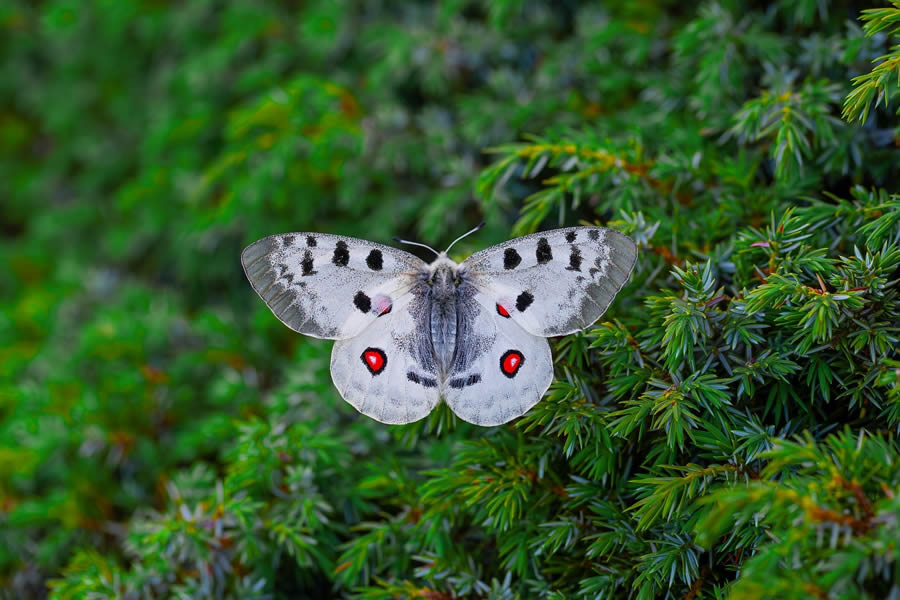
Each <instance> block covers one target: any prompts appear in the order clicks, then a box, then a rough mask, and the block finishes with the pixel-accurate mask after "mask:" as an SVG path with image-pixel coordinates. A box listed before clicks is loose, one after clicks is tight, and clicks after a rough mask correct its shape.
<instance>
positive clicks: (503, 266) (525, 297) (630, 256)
mask: <svg viewBox="0 0 900 600" xmlns="http://www.w3.org/2000/svg"><path fill="white" fill-rule="evenodd" d="M636 258H637V246H636V245H635V243H634V241H633V240H632V239H631V238H629V237H628V236H626V235H624V234H621V233H619V232H618V231H614V230H612V229H606V228H603V227H568V228H565V229H555V230H552V231H545V232H542V233H535V234H533V235H527V236H524V237H520V238H516V239H513V240H510V241H508V242H505V243H503V244H499V245H497V246H493V247H491V248H488V249H486V250H482V251H481V252H477V253H475V254H473V255H472V256H470V257H469V258H467V259H466V260H465V261H463V263H462V264H461V265H460V266H461V268H462V269H463V270H464V273H465V274H466V277H467V278H468V280H469V281H471V283H472V285H474V286H475V287H476V288H478V290H479V291H481V292H482V293H483V294H485V296H487V297H489V298H491V299H492V300H493V303H494V310H495V311H496V312H497V314H499V315H500V316H501V317H503V318H506V317H507V316H508V318H510V319H511V320H512V321H514V322H516V323H518V324H519V325H520V326H521V327H523V328H524V329H525V330H526V331H528V332H529V333H531V334H534V335H539V336H543V337H550V336H557V335H566V334H569V333H573V332H575V331H578V330H580V329H583V328H585V327H587V326H589V325H591V324H592V323H594V322H595V321H596V320H597V319H599V318H600V316H601V315H602V314H603V313H604V312H605V311H606V308H607V307H608V306H609V304H610V302H612V300H613V298H614V297H615V295H616V293H618V291H619V290H620V289H622V286H624V285H625V283H626V281H627V280H628V277H629V275H630V274H631V270H632V268H633V267H634V263H635V260H636Z"/></svg>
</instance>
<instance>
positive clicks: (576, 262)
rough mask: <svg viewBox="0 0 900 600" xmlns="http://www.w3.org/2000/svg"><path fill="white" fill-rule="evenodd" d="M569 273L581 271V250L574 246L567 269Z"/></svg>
mask: <svg viewBox="0 0 900 600" xmlns="http://www.w3.org/2000/svg"><path fill="white" fill-rule="evenodd" d="M566 270H568V271H580V270H581V250H579V249H578V248H576V247H575V246H572V252H571V253H570V254H569V266H568V267H566Z"/></svg>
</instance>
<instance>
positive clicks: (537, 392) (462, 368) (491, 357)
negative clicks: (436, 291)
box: [442, 282, 553, 426]
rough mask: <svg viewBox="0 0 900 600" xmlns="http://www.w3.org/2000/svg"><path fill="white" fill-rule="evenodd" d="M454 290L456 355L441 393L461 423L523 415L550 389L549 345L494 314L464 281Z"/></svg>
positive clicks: (491, 305)
mask: <svg viewBox="0 0 900 600" xmlns="http://www.w3.org/2000/svg"><path fill="white" fill-rule="evenodd" d="M458 290H459V293H458V295H457V334H456V340H457V341H456V353H455V354H454V358H453V362H452V363H451V368H450V372H449V374H448V375H447V378H446V380H445V381H444V385H443V389H442V395H443V397H444V400H445V401H446V402H447V404H448V405H449V406H450V408H451V410H453V412H454V413H456V415H457V416H458V417H460V418H461V419H463V420H464V421H468V422H469V423H474V424H476V425H484V426H488V425H500V424H502V423H506V422H507V421H510V420H512V419H515V418H516V417H520V416H522V415H523V414H525V412H527V411H528V409H530V408H531V407H532V406H534V405H535V404H537V402H538V401H539V400H540V399H541V397H542V396H543V395H544V392H546V391H547V388H548V387H550V383H551V382H552V381H553V357H552V356H551V354H550V345H549V344H548V343H547V340H546V339H544V338H542V337H539V336H536V335H532V334H530V333H528V332H527V331H525V330H524V329H523V328H522V327H520V326H519V325H518V324H516V323H515V322H514V321H512V320H510V319H509V318H506V317H504V316H503V315H501V314H498V313H497V312H496V310H495V307H494V304H495V302H494V300H493V298H492V297H491V296H488V295H486V294H484V293H482V292H480V291H479V290H478V289H476V288H475V287H474V286H472V285H470V284H468V283H466V282H463V283H461V284H460V285H459V288H458Z"/></svg>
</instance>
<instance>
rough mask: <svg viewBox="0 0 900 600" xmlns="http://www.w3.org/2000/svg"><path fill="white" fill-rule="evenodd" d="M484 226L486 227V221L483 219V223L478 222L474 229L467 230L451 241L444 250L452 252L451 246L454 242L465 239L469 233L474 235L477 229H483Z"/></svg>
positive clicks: (445, 252)
mask: <svg viewBox="0 0 900 600" xmlns="http://www.w3.org/2000/svg"><path fill="white" fill-rule="evenodd" d="M482 227H484V221H482V222H481V223H479V224H478V225H477V226H476V227H475V228H474V229H472V230H471V231H467V232H465V233H464V234H462V235H461V236H459V237H458V238H456V239H455V240H453V242H451V243H450V245H449V246H447V249H446V250H444V254H447V253H448V252H450V248H452V247H453V244H455V243H456V242H458V241H459V240H461V239H463V238H464V237H466V236H467V235H472V234H473V233H475V232H476V231H478V230H479V229H481V228H482Z"/></svg>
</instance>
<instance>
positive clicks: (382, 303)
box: [372, 294, 394, 317]
mask: <svg viewBox="0 0 900 600" xmlns="http://www.w3.org/2000/svg"><path fill="white" fill-rule="evenodd" d="M393 307H394V301H393V300H391V297H390V296H385V295H384V294H376V295H375V297H374V298H372V308H373V309H374V311H375V314H376V315H378V316H379V317H381V316H384V315H386V314H388V313H389V312H391V309H392V308H393Z"/></svg>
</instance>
